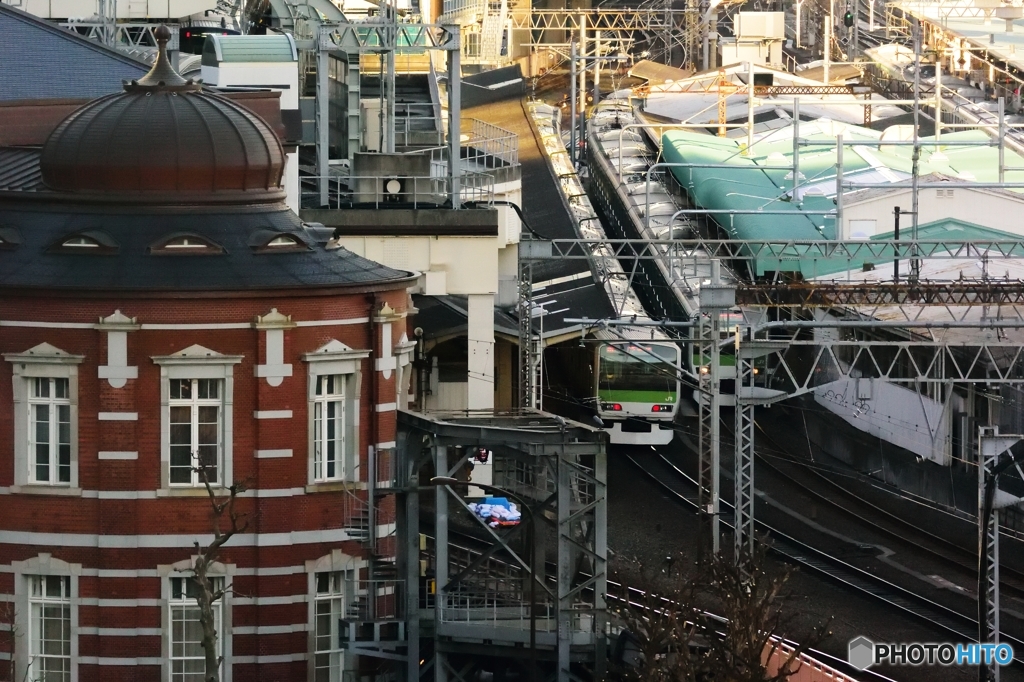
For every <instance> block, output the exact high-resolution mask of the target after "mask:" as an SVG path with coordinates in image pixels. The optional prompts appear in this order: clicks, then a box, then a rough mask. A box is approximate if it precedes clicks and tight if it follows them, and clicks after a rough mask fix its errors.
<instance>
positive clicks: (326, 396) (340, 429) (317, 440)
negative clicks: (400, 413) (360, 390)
mask: <svg viewBox="0 0 1024 682" xmlns="http://www.w3.org/2000/svg"><path fill="white" fill-rule="evenodd" d="M311 380H312V381H313V398H312V400H311V401H310V409H311V410H312V412H313V483H336V482H339V481H346V480H349V476H348V470H349V468H350V467H351V465H352V459H353V458H352V457H351V452H352V445H353V440H356V441H358V437H357V435H356V434H355V433H353V430H354V429H353V428H352V423H351V422H352V421H353V420H352V418H351V417H352V412H350V408H351V407H352V401H353V400H356V399H357V398H356V396H355V391H354V389H353V386H354V384H355V375H354V374H318V375H316V377H315V378H313V379H311ZM332 384H333V386H332ZM332 389H333V390H332ZM332 408H333V410H334V412H335V415H334V417H333V418H329V417H328V416H327V414H328V413H329V412H331V411H332ZM329 420H333V421H334V422H335V431H334V437H333V438H329V437H328V434H329V431H330V430H329V428H328V421H329ZM332 441H333V445H335V450H334V457H333V459H334V462H333V464H334V472H333V474H332V473H330V466H329V465H330V462H329V460H328V458H327V452H328V450H329V449H330V446H331V445H332Z"/></svg>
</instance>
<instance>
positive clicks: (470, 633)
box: [397, 410, 608, 682]
mask: <svg viewBox="0 0 1024 682" xmlns="http://www.w3.org/2000/svg"><path fill="white" fill-rule="evenodd" d="M398 421H399V441H398V451H399V457H400V460H399V461H400V463H401V465H400V466H401V471H402V477H401V481H402V486H401V487H402V492H401V495H403V496H404V501H402V502H400V503H399V510H400V514H399V518H398V531H397V532H398V536H399V537H398V541H399V543H400V546H401V547H403V548H404V551H403V552H401V553H400V556H401V557H402V560H401V561H402V565H401V566H400V570H401V571H402V572H403V575H404V578H405V584H406V586H407V589H406V593H405V601H406V612H407V613H409V614H415V615H411V616H410V620H409V624H408V627H407V631H408V633H409V637H408V657H407V659H406V660H407V668H406V679H407V681H408V682H417V681H418V680H421V679H425V678H426V679H429V678H427V675H428V674H429V675H430V677H432V678H433V680H434V682H448V681H456V680H466V679H479V677H478V676H477V675H476V674H475V673H474V671H473V669H472V668H473V667H474V666H477V667H478V666H479V665H480V663H481V661H484V662H486V665H488V669H489V670H491V671H492V672H494V668H493V667H490V665H492V664H493V662H494V661H495V660H502V659H503V661H504V666H505V667H506V668H513V667H516V666H517V665H522V663H523V662H524V659H526V660H527V661H528V663H529V670H530V675H529V676H527V677H525V679H533V680H541V679H553V680H555V682H570V680H574V679H579V674H580V672H581V669H586V670H588V671H592V673H593V677H594V679H603V675H604V669H605V658H606V652H605V640H606V620H607V618H606V615H607V614H606V610H605V594H606V592H607V580H608V575H607V550H608V542H607V518H608V510H607V461H606V453H605V446H604V436H603V435H602V434H601V433H600V432H598V430H597V429H595V428H592V427H588V426H584V425H582V424H577V423H573V422H569V421H567V420H565V419H562V418H561V417H556V416H554V415H550V414H545V413H543V412H538V411H532V410H530V411H524V412H523V413H521V414H517V415H510V414H498V413H483V412H480V413H476V414H466V413H462V414H447V415H437V414H431V415H425V414H419V413H414V412H406V411H401V412H399V414H398ZM481 450H484V451H487V452H489V453H490V454H489V457H490V463H491V466H492V474H493V479H492V480H493V484H492V485H491V484H488V485H486V486H484V488H485V490H488V492H490V493H491V494H504V495H507V496H508V497H509V498H511V499H513V500H517V501H518V502H517V503H521V504H522V505H523V511H524V512H525V513H524V514H523V523H521V524H519V525H516V526H513V527H511V528H500V527H499V528H491V527H490V526H488V525H487V524H486V523H485V522H484V521H483V520H481V519H480V518H479V517H478V516H476V515H475V514H473V513H471V512H470V510H469V507H468V503H467V501H466V499H465V493H466V488H465V487H464V485H460V484H458V483H456V482H455V480H456V479H460V480H463V481H465V480H466V479H467V477H466V476H465V471H466V468H467V463H469V462H470V461H471V460H472V459H474V458H476V456H477V454H478V453H479V452H480V451H481ZM431 470H432V471H433V472H434V474H435V478H434V479H432V481H434V482H435V485H433V486H431V487H429V488H428V487H425V486H423V485H422V482H423V481H424V480H425V479H424V477H423V476H421V472H424V473H429V472H430V471H431ZM469 485H472V483H470V484H469ZM499 491H500V492H499ZM421 497H426V498H427V500H429V502H428V504H427V505H426V506H425V507H424V508H423V510H422V513H421V508H420V498H421ZM457 517H461V522H460V523H461V525H459V524H456V518H457ZM467 520H468V523H469V525H470V526H471V527H472V528H473V531H475V532H472V533H471V534H470V535H471V536H474V535H475V536H476V537H482V538H486V541H487V546H485V547H481V546H480V544H479V542H478V541H477V542H475V543H474V544H473V545H466V544H465V541H461V542H460V540H459V537H458V536H460V535H461V536H463V537H466V536H467V529H466V522H467ZM428 524H429V525H430V526H432V528H431V529H429V531H428ZM428 532H429V535H428V534H427V533H428ZM548 550H552V551H548ZM549 556H550V557H553V558H554V570H553V571H550V569H549V566H548V563H549V562H548V561H547V558H548V557H549ZM431 574H432V575H431ZM421 586H425V587H426V589H424V587H421ZM427 632H432V634H433V647H432V650H433V657H432V658H431V657H430V656H429V655H427V653H426V652H423V653H422V654H421V651H420V638H421V633H422V635H425V634H426V633H427ZM522 667H526V666H522ZM574 668H575V671H574ZM538 669H540V671H541V672H542V675H537V674H535V673H536V671H537V670H538ZM521 670H522V668H521ZM552 673H553V674H552ZM496 676H497V675H496ZM520 679H523V677H520Z"/></svg>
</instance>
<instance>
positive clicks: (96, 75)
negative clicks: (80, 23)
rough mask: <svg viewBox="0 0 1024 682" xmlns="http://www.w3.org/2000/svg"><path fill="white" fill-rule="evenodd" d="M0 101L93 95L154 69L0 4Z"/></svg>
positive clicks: (89, 96) (110, 89) (87, 96)
mask: <svg viewBox="0 0 1024 682" xmlns="http://www.w3.org/2000/svg"><path fill="white" fill-rule="evenodd" d="M0 36H2V38H0V64H2V65H3V68H0V101H12V100H20V99H53V98H93V97H99V96H101V95H106V94H109V93H111V92H117V91H119V90H120V89H121V80H122V79H132V78H139V77H140V76H143V75H145V73H146V72H147V71H148V70H149V67H148V66H147V65H146V64H144V63H142V62H139V61H136V60H135V59H132V58H131V57H128V56H126V55H123V54H121V53H120V52H118V51H117V50H114V49H111V48H109V47H106V46H104V45H100V44H99V43H97V42H95V41H92V40H89V39H87V38H84V37H82V36H79V35H77V34H75V33H72V32H71V31H68V30H66V29H63V28H60V27H59V26H57V25H55V24H52V23H50V22H48V21H44V20H42V19H40V18H38V17H35V16H33V15H31V14H29V13H27V12H23V11H21V10H19V9H16V8H14V7H11V6H10V5H8V4H6V3H3V2H0Z"/></svg>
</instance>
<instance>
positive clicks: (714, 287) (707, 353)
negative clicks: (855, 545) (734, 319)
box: [699, 259, 736, 554]
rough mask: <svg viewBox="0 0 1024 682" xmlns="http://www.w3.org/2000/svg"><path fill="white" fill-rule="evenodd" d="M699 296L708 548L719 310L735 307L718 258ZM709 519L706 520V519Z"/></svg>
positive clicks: (716, 479)
mask: <svg viewBox="0 0 1024 682" xmlns="http://www.w3.org/2000/svg"><path fill="white" fill-rule="evenodd" d="M699 300H700V337H699V343H700V369H699V372H700V387H699V394H700V472H699V477H700V481H699V483H700V490H699V496H700V514H701V516H702V517H703V518H704V519H705V523H704V524H702V532H703V535H704V537H703V538H702V540H701V543H702V546H704V544H703V543H705V542H707V534H708V533H710V535H711V551H712V552H713V553H715V554H718V552H719V549H720V548H721V535H720V533H721V531H720V525H721V524H720V520H719V514H720V502H721V500H720V498H721V487H720V486H721V481H720V478H721V476H720V474H721V450H720V441H721V430H722V422H721V389H722V385H721V372H720V371H719V370H720V364H721V362H720V360H721V348H720V344H721V342H722V338H721V336H722V334H721V331H722V327H721V321H722V312H723V311H726V310H729V309H730V308H733V307H735V305H736V287H735V286H733V285H726V284H724V283H723V282H722V267H721V261H719V260H718V259H712V261H711V278H710V279H709V280H708V281H707V282H704V283H703V284H701V287H700V292H699ZM708 521H710V523H708Z"/></svg>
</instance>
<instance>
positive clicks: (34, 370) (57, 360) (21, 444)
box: [3, 343, 85, 493]
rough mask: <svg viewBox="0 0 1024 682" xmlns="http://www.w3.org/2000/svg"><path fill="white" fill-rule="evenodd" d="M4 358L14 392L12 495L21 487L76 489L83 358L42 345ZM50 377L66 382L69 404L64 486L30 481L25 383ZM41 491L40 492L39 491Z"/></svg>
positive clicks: (6, 354) (26, 390)
mask: <svg viewBox="0 0 1024 682" xmlns="http://www.w3.org/2000/svg"><path fill="white" fill-rule="evenodd" d="M3 356H4V359H5V360H7V362H9V363H11V369H12V372H13V376H12V384H13V389H14V485H13V486H11V492H14V493H17V492H20V491H21V487H22V486H29V485H31V486H32V488H33V489H37V488H43V487H45V488H53V489H54V490H75V489H77V488H78V365H79V364H81V362H82V361H83V360H85V356H84V355H72V354H71V353H68V352H67V351H63V350H61V349H60V348H57V347H56V346H51V345H50V344H48V343H41V344H39V345H37V346H34V347H32V348H30V349H28V350H27V351H25V352H23V353H4V354H3ZM34 378H52V379H67V380H68V398H69V401H70V403H71V481H70V482H69V483H67V484H61V485H50V484H45V483H44V484H37V483H30V482H29V476H28V474H29V452H28V430H29V428H30V427H29V408H28V404H29V387H28V380H29V379H34ZM41 492H42V491H41Z"/></svg>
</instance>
